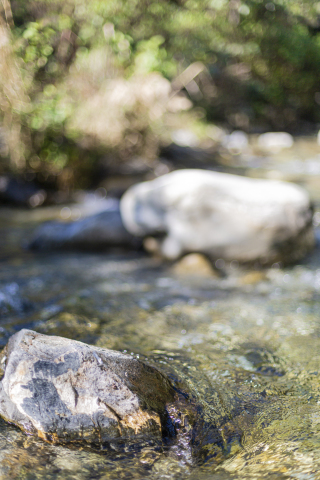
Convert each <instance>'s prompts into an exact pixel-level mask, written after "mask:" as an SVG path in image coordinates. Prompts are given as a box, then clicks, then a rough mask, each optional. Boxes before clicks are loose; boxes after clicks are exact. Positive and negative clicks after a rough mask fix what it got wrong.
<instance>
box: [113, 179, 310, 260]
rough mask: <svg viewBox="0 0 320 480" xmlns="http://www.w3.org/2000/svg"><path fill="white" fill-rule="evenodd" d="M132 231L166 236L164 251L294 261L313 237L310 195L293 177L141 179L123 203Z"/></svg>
mask: <svg viewBox="0 0 320 480" xmlns="http://www.w3.org/2000/svg"><path fill="white" fill-rule="evenodd" d="M120 209H121V215H122V220H123V222H124V225H125V227H126V228H127V230H128V231H129V232H130V233H132V235H137V236H146V235H158V236H162V237H163V239H162V243H161V251H162V254H163V256H164V257H167V258H169V259H176V258H178V257H179V256H181V255H182V254H184V253H188V252H200V253H204V254H205V255H207V256H209V257H210V258H211V259H213V260H214V259H218V258H224V259H226V260H238V261H241V262H254V261H259V262H261V263H262V264H266V263H273V262H277V261H284V262H291V261H295V260H297V259H299V258H301V257H303V256H304V255H305V254H306V252H307V251H308V250H310V249H311V248H312V246H313V244H314V235H313V229H312V209H311V206H310V200H309V197H308V194H307V193H306V192H305V191H304V190H303V189H302V188H300V187H299V186H297V185H293V184H290V183H285V182H279V181H272V180H257V179H250V178H245V177H240V176H236V175H229V174H225V173H217V172H208V171H204V170H180V171H175V172H172V173H169V174H167V175H163V176H162V177H160V178H157V179H155V180H152V181H150V182H144V183H140V184H138V185H135V186H133V187H131V188H129V190H128V191H127V192H126V193H125V195H124V196H123V197H122V200H121V203H120Z"/></svg>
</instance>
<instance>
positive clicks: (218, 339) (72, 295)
mask: <svg viewBox="0 0 320 480" xmlns="http://www.w3.org/2000/svg"><path fill="white" fill-rule="evenodd" d="M297 143H298V142H297ZM299 145H300V144H299ZM308 145H309V144H308ZM312 145H313V147H312V148H314V151H313V155H315V154H317V153H314V152H317V150H316V148H318V150H319V147H316V146H315V145H314V144H312ZM299 148H300V149H301V146H300V147H299ZM312 148H311V147H310V149H311V150H312ZM298 154H299V149H298V150H296V151H295V155H296V157H297V156H298ZM286 155H287V156H288V152H285V155H284V156H286ZM296 157H294V158H296ZM299 158H300V157H299ZM233 160H234V162H236V161H239V159H238V157H235V158H234V159H233ZM291 160H292V156H291V157H290V158H288V159H287V158H285V159H284V160H283V162H280V160H279V161H278V163H277V162H276V159H275V157H272V158H269V159H260V164H259V165H260V166H259V172H260V173H261V175H262V174H264V176H267V175H266V174H265V172H267V171H268V169H267V168H266V164H267V163H268V162H269V163H268V165H270V164H272V169H271V170H270V171H273V172H274V171H275V170H274V168H275V165H276V167H277V168H278V170H277V171H278V173H279V172H280V173H279V176H280V175H281V172H282V171H286V172H289V173H290V172H291V173H290V174H291V175H292V176H293V175H294V172H292V169H291V170H290V168H291V167H290V161H291ZM300 160H301V162H302V161H305V160H306V159H304V160H302V159H300ZM318 160H319V159H318ZM245 161H246V162H247V164H248V160H246V159H244V160H243V159H242V164H243V165H245ZM319 164H320V160H319ZM283 165H286V167H283ZM288 165H289V167H288ZM294 165H297V162H296V163H294ZM260 167H261V169H260ZM280 167H281V168H280ZM248 168H249V167H248ZM270 168H271V167H270ZM295 168H296V167H295ZM286 169H287V170H286ZM263 172H264V173H263ZM247 173H249V174H251V175H255V170H254V169H253V167H252V166H251V168H249V171H248V172H247ZM273 175H274V176H275V174H274V173H273ZM288 175H289V174H288ZM299 181H300V183H303V184H304V185H305V186H306V187H307V188H308V189H309V191H310V192H311V195H312V197H313V200H314V201H315V205H316V215H317V211H318V210H317V207H318V205H319V200H320V189H317V188H316V186H320V181H319V177H317V176H315V175H311V174H309V173H308V170H307V169H306V173H305V174H304V175H302V174H301V176H300V178H299ZM60 208H61V207H59V209H60ZM59 209H57V208H42V209H39V210H37V211H23V210H11V209H2V210H1V212H0V318H1V321H0V345H1V346H3V345H5V343H6V342H7V339H8V337H9V336H10V335H12V334H13V333H14V332H16V331H17V330H19V329H20V328H23V327H27V328H31V329H34V330H36V331H38V332H42V333H47V334H56V335H62V336H66V337H70V338H74V339H77V340H81V341H84V342H87V343H91V344H95V345H98V346H102V347H108V348H113V349H117V350H121V351H126V352H128V353H130V354H131V355H136V356H139V358H141V359H144V360H146V361H148V362H150V363H151V364H153V365H156V366H157V368H158V369H160V370H161V371H163V372H166V373H167V374H168V375H169V376H170V377H171V379H172V381H173V382H175V383H176V385H177V386H179V387H180V388H182V389H184V390H185V391H187V392H189V395H190V398H192V401H193V402H194V404H195V405H197V406H198V409H199V412H200V413H199V421H198V424H197V425H198V426H197V429H196V431H195V432H193V438H192V442H193V447H192V448H190V447H189V446H188V445H187V444H186V440H184V439H183V438H182V439H181V441H180V443H178V444H176V445H173V446H171V447H170V448H167V447H164V448H163V449H157V448H152V447H150V446H149V447H145V448H142V450H141V449H140V450H135V449H129V448H128V449H126V451H122V452H112V451H90V450H88V449H75V448H68V447H64V446H53V445H49V444H46V443H44V442H43V441H41V440H38V439H37V438H34V437H28V436H26V435H25V434H24V433H22V432H20V430H18V429H17V428H16V427H14V426H12V425H8V424H6V423H5V422H4V421H2V420H0V459H1V461H0V478H12V479H35V478H37V479H80V480H82V479H122V478H123V479H142V478H148V479H149V478H150V479H154V480H156V479H169V478H170V479H186V478H189V479H190V480H195V479H212V480H229V479H239V480H240V479H241V480H245V479H260V478H267V479H288V478H290V479H291V478H292V479H299V480H313V479H319V478H320V474H319V473H318V472H319V471H320V304H319V298H320V247H319V246H318V247H317V248H316V249H315V250H314V252H313V253H312V254H311V255H309V257H308V258H306V259H305V260H304V261H302V262H300V264H298V265H295V266H291V267H286V268H283V267H281V265H274V266H273V267H272V268H269V269H265V270H261V271H260V270H246V269H243V268H240V267H239V266H238V265H237V264H236V263H234V262H233V263H232V264H227V265H225V266H224V268H223V269H222V270H220V272H217V274H216V275H214V274H213V275H212V276H211V277H201V276H193V277H187V276H185V277H183V276H179V275H177V274H176V273H174V271H173V269H172V266H171V265H169V264H163V263H161V262H160V261H159V260H157V259H153V258H150V257H147V256H146V255H144V254H142V253H141V254H140V253H139V254H138V253H132V252H131V253H130V252H117V253H115V252H113V253H111V252H109V253H100V254H84V253H58V252H54V253H47V254H43V253H42V254H33V253H30V252H25V251H23V250H22V249H21V247H20V245H21V244H23V242H24V241H25V240H26V239H27V238H28V236H29V235H30V233H31V231H32V229H33V228H34V227H35V225H36V224H37V223H38V222H39V221H40V220H42V219H45V218H52V217H55V216H57V214H59V211H60V210H59ZM315 225H317V216H316V217H315Z"/></svg>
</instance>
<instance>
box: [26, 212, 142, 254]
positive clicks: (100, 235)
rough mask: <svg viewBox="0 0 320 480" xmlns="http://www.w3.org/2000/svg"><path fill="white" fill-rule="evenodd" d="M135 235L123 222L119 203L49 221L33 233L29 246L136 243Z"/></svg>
mask: <svg viewBox="0 0 320 480" xmlns="http://www.w3.org/2000/svg"><path fill="white" fill-rule="evenodd" d="M139 245H140V241H139V240H138V239H135V238H134V237H133V235H131V234H130V233H129V232H128V231H127V230H126V229H125V228H124V226H123V223H122V219H121V216H120V210H119V205H118V204H117V205H116V206H114V207H112V208H110V209H107V210H105V211H103V212H100V213H97V214H95V215H90V216H88V217H86V218H83V219H81V220H76V221H73V222H69V223H67V222H48V223H44V224H43V225H41V226H40V227H39V228H38V229H37V230H36V231H35V233H34V235H33V238H32V239H31V241H30V243H29V245H28V248H30V249H32V250H52V249H70V248H78V249H84V250H93V249H100V250H103V249H106V248H108V247H138V246H139Z"/></svg>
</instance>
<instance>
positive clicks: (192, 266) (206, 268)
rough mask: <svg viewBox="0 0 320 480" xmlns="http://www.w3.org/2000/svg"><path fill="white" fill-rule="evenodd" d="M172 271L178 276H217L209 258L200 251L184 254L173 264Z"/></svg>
mask: <svg viewBox="0 0 320 480" xmlns="http://www.w3.org/2000/svg"><path fill="white" fill-rule="evenodd" d="M172 271H173V273H175V274H177V275H179V276H185V275H186V276H189V275H192V276H197V277H209V278H218V277H219V275H218V273H217V272H216V271H215V270H214V268H213V266H212V264H211V263H210V262H209V260H208V259H207V258H206V257H205V256H204V255H201V254H200V253H189V254H188V255H185V256H184V257H183V258H181V260H179V261H178V262H177V263H176V264H175V265H173V267H172Z"/></svg>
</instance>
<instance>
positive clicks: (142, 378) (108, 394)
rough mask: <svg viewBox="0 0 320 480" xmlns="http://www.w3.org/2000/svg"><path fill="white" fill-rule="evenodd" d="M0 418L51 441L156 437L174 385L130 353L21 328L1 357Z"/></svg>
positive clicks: (102, 441) (97, 442)
mask: <svg viewBox="0 0 320 480" xmlns="http://www.w3.org/2000/svg"><path fill="white" fill-rule="evenodd" d="M1 366H2V368H3V370H4V372H3V373H4V376H3V379H2V381H1V383H0V415H1V416H2V417H3V418H4V419H5V420H7V421H9V422H12V423H14V424H15V425H17V426H19V427H20V428H21V429H22V430H24V431H25V432H26V433H28V434H37V435H38V436H39V437H41V438H43V439H44V440H46V441H49V442H54V443H67V442H77V443H79V442H81V443H88V444H93V445H103V444H109V445H113V444H117V442H119V441H121V442H122V443H124V442H126V441H134V442H136V441H140V440H143V441H149V440H150V441H153V442H154V441H156V442H157V441H161V438H162V435H163V425H165V423H166V421H167V416H166V415H167V413H166V404H168V403H169V402H172V400H173V397H174V392H173V389H172V387H171V385H170V383H169V381H168V380H167V378H166V377H165V376H164V375H162V374H161V373H160V372H158V371H157V370H156V369H154V368H152V367H150V366H147V365H145V364H144V363H142V362H140V361H139V360H138V359H136V358H134V357H131V356H130V355H124V354H122V353H120V352H116V351H113V350H107V349H101V348H96V347H92V346H89V345H86V344H84V343H80V342H77V341H74V340H68V339H66V338H61V337H55V336H47V335H41V334H38V333H36V332H33V331H31V330H25V329H24V330H21V331H20V332H18V333H16V334H15V335H13V336H12V337H11V338H10V339H9V342H8V344H7V346H6V348H5V351H4V352H3V354H2V361H1Z"/></svg>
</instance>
